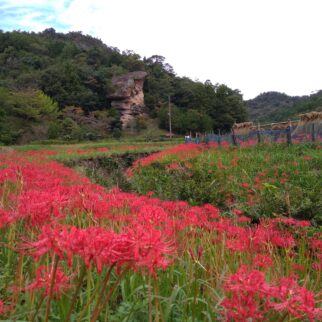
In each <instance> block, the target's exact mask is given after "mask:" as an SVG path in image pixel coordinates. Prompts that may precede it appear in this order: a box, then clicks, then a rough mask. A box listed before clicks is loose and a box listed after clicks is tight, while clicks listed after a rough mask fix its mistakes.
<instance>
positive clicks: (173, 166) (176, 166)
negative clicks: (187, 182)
mask: <svg viewBox="0 0 322 322" xmlns="http://www.w3.org/2000/svg"><path fill="white" fill-rule="evenodd" d="M167 168H168V169H169V170H178V169H180V166H179V164H178V163H176V162H173V163H170V164H168V165H167Z"/></svg>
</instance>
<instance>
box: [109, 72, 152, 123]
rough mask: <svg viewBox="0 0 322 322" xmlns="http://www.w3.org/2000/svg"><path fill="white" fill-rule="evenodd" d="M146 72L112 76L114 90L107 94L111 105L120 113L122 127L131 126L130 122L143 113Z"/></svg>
mask: <svg viewBox="0 0 322 322" xmlns="http://www.w3.org/2000/svg"><path fill="white" fill-rule="evenodd" d="M146 76H147V73H146V72H142V71H137V72H131V73H127V74H125V75H121V76H115V77H113V78H112V85H113V90H114V92H113V93H112V94H111V95H109V96H108V98H109V99H111V101H112V102H111V105H112V107H114V108H116V109H117V110H119V111H120V113H121V121H122V126H123V128H127V127H130V126H131V122H132V121H133V120H135V118H136V117H137V116H139V115H141V114H142V113H143V107H144V93H143V83H144V80H145V78H146Z"/></svg>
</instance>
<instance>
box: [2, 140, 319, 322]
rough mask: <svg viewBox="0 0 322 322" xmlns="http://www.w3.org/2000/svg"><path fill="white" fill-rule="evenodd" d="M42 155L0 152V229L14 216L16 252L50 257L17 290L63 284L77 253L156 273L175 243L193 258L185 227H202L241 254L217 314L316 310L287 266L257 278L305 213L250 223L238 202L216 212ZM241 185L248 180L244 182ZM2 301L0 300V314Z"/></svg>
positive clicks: (310, 315)
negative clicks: (134, 189)
mask: <svg viewBox="0 0 322 322" xmlns="http://www.w3.org/2000/svg"><path fill="white" fill-rule="evenodd" d="M200 149H203V147H201V146H199V145H181V146H178V147H176V148H173V149H169V150H166V151H163V152H160V153H157V154H156V155H153V156H151V157H148V158H146V159H144V160H142V161H140V163H136V164H135V165H134V168H137V167H140V166H141V165H146V164H149V163H151V162H153V161H154V160H156V159H160V158H164V157H166V156H168V155H171V154H176V155H179V158H180V159H182V160H187V158H188V157H189V158H190V157H191V156H193V155H195V154H197V153H200ZM50 155H52V151H41V152H28V153H25V154H23V153H17V152H12V153H8V154H2V155H0V197H1V204H0V229H2V231H3V232H2V233H3V234H5V233H6V232H8V231H9V230H10V228H11V227H13V226H15V225H22V226H23V227H24V228H23V230H24V233H23V234H22V235H21V236H18V237H17V240H16V241H15V242H14V245H13V246H14V249H15V250H16V251H17V252H19V253H20V254H21V256H28V257H29V256H31V257H32V258H34V259H35V263H45V262H49V263H50V265H47V266H46V265H40V266H39V267H38V268H37V269H36V270H35V278H34V280H33V281H31V282H30V283H28V284H27V285H26V286H25V287H24V288H23V290H24V292H33V291H35V290H39V289H41V290H43V294H44V296H53V295H55V296H56V297H57V298H59V296H60V295H61V293H62V292H64V291H66V290H67V289H68V288H71V287H72V285H71V282H70V279H71V278H69V277H67V276H69V275H70V274H68V273H67V272H71V271H72V269H73V267H74V266H73V265H75V263H79V262H82V263H83V264H84V266H85V267H86V269H89V270H95V271H97V272H98V274H100V273H101V272H102V271H103V270H104V269H105V268H110V267H114V266H115V267H116V269H117V271H118V272H121V270H122V269H127V270H133V271H136V272H138V271H141V272H143V273H144V274H151V275H152V276H154V277H156V276H157V274H158V272H159V270H160V271H163V270H166V269H167V268H168V267H169V266H170V265H172V264H173V263H174V262H175V256H177V255H178V254H180V253H182V252H185V251H187V252H189V253H190V257H191V258H192V259H193V260H194V261H199V260H201V259H202V257H203V256H204V254H205V250H204V249H203V247H202V246H199V247H198V250H197V254H195V253H194V252H193V251H192V249H191V248H190V245H189V236H190V235H191V236H193V235H194V236H197V235H198V234H203V233H206V234H208V235H209V236H210V238H209V240H211V246H210V247H212V245H214V244H217V245H218V244H219V245H221V246H222V248H223V249H225V250H226V251H227V252H228V253H230V254H236V253H238V254H244V255H245V256H246V258H248V263H247V264H248V266H247V265H245V264H242V265H241V266H240V267H239V268H238V269H237V271H236V272H235V273H233V274H227V276H226V281H225V283H224V286H223V292H224V295H225V299H224V300H223V302H222V303H221V306H222V309H223V316H225V317H226V319H227V320H235V321H246V320H248V319H258V320H262V319H263V318H264V316H265V314H266V312H267V311H274V312H287V314H289V315H290V316H294V317H296V318H300V319H301V318H303V317H305V318H307V319H309V320H311V321H314V319H319V318H320V317H321V309H318V308H317V302H316V300H315V295H314V294H313V293H312V292H311V291H309V290H308V289H307V288H305V286H300V284H299V283H300V281H299V280H298V279H297V278H296V276H295V275H290V276H286V277H278V278H275V279H274V280H271V281H270V282H267V281H266V272H267V270H268V269H269V268H270V267H272V265H273V258H272V254H273V253H274V252H275V251H276V252H281V251H283V252H285V253H286V254H288V256H289V255H290V254H293V255H292V256H293V257H294V258H296V256H297V249H299V248H300V244H301V242H302V240H303V238H307V239H308V237H307V235H306V229H307V226H309V225H310V223H309V222H307V221H297V220H295V219H290V218H278V219H272V220H262V221H261V222H260V223H259V224H258V225H254V226H251V225H249V221H250V219H249V218H248V217H246V216H244V215H243V212H242V211H240V210H238V209H235V210H234V216H233V217H231V218H224V217H222V216H221V215H220V211H219V210H218V208H216V207H214V206H212V205H209V204H206V205H203V206H200V207H196V206H194V207H193V206H189V205H188V203H186V202H182V201H162V200H160V199H157V198H152V197H148V196H138V195H136V194H132V193H124V192H122V191H120V190H117V189H114V190H111V191H107V190H105V189H104V188H103V187H101V186H98V185H95V184H93V183H91V182H90V181H89V179H87V178H85V177H82V176H80V175H79V174H77V173H75V172H74V171H73V170H71V169H69V168H66V167H64V166H63V165H61V164H59V163H57V162H53V161H49V159H48V157H49V156H50ZM176 168H177V165H173V164H172V165H170V167H169V169H170V170H171V169H176ZM241 186H242V188H245V189H248V188H249V184H248V183H242V184H241ZM183 236H184V237H185V238H183ZM320 237H321V236H318V235H316V236H312V237H311V238H310V239H308V241H309V245H310V247H309V248H308V250H309V254H308V255H307V256H308V258H310V259H312V258H313V259H314V263H313V264H314V265H312V267H310V268H309V269H311V268H312V269H316V268H318V269H320V270H321V259H322V256H321V240H320ZM58 262H59V263H60V264H64V265H61V266H59V265H58ZM205 269H209V268H208V267H206V268H205ZM209 270H210V269H209ZM3 308H4V305H3V302H2V301H1V300H0V314H2V313H1V312H3V311H4V309H3Z"/></svg>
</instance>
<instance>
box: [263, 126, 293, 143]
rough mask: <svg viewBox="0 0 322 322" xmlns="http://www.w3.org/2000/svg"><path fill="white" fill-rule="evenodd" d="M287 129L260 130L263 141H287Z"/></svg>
mask: <svg viewBox="0 0 322 322" xmlns="http://www.w3.org/2000/svg"><path fill="white" fill-rule="evenodd" d="M287 131H288V130H287V129H286V130H262V131H260V135H261V142H262V143H268V144H271V143H287Z"/></svg>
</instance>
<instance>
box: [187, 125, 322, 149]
mask: <svg viewBox="0 0 322 322" xmlns="http://www.w3.org/2000/svg"><path fill="white" fill-rule="evenodd" d="M185 141H186V143H209V144H217V145H220V146H228V145H239V146H251V145H256V144H259V143H264V144H272V143H289V144H297V143H305V142H322V123H321V122H320V121H316V122H301V121H300V122H299V123H298V125H297V126H294V125H293V126H291V127H287V128H286V129H274V130H264V129H261V130H256V131H250V132H249V133H246V134H233V133H227V134H223V135H219V134H208V135H205V136H204V135H202V136H200V137H197V138H190V137H189V138H187V137H186V139H185Z"/></svg>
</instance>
